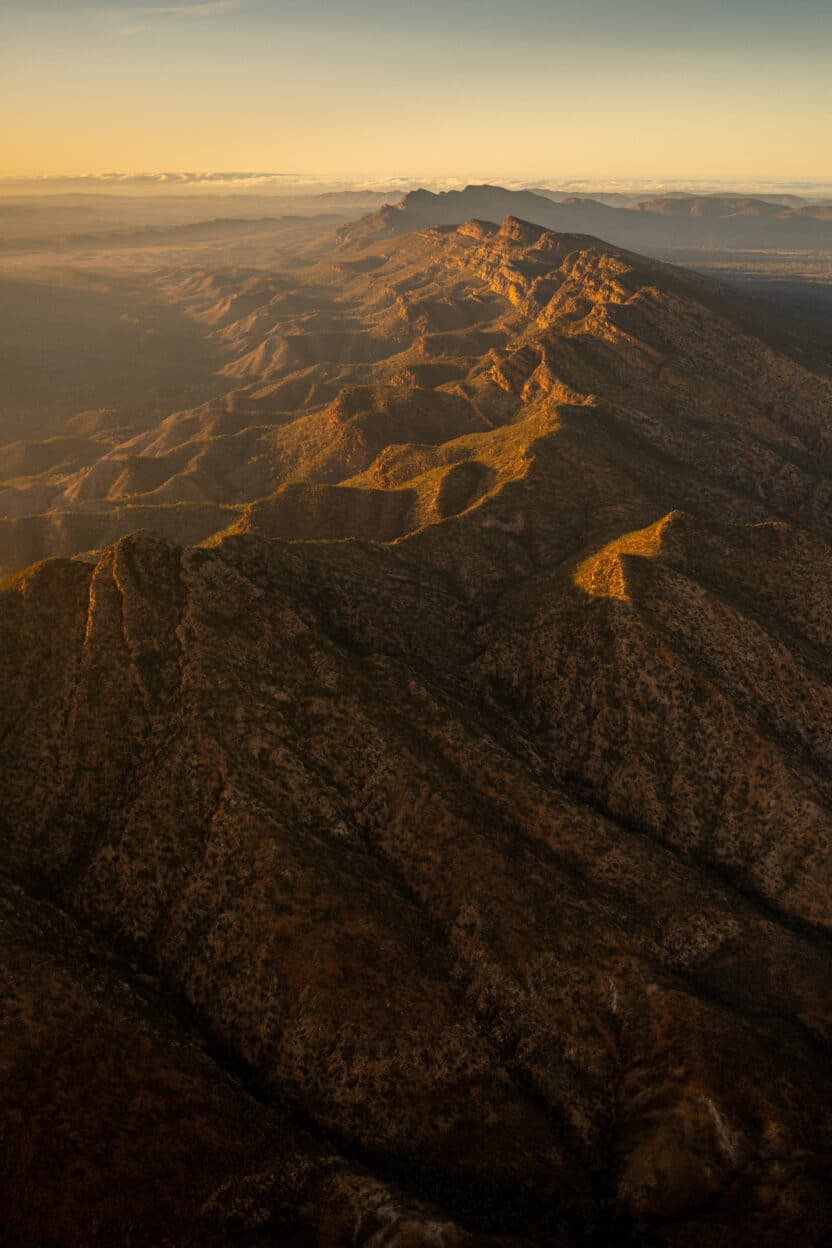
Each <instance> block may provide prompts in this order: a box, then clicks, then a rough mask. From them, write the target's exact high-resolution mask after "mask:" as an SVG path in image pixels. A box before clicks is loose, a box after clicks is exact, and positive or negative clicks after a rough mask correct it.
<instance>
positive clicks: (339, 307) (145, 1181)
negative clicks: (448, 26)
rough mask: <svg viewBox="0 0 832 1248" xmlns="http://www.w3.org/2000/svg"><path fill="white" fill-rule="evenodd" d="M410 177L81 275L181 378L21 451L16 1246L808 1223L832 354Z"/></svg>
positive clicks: (724, 1233)
mask: <svg viewBox="0 0 832 1248" xmlns="http://www.w3.org/2000/svg"><path fill="white" fill-rule="evenodd" d="M553 206H554V207H558V205H553ZM390 211H404V210H395V209H394V210H386V209H383V210H382V211H381V213H380V214H378V215H375V216H372V217H370V218H367V219H365V220H364V221H362V222H361V223H359V224H358V225H351V224H347V225H345V226H342V227H341V228H340V229H339V230H338V231H337V232H334V231H333V227H332V223H331V222H329V221H327V222H321V221H318V222H306V223H297V222H294V223H283V224H282V225H280V226H276V227H275V229H274V230H273V231H271V232H268V231H267V232H265V237H264V232H263V231H256V233H257V238H256V240H253V239H252V238H249V237H243V238H240V236H239V234H235V240H236V241H235V242H234V244H233V245H232V244H231V243H229V242H228V240H227V239H226V240H225V245H227V247H228V254H227V256H226V263H224V264H218V263H217V252H216V248H214V249H213V250H212V249H211V248H210V247H208V246H207V245H205V240H204V239H202V238H197V239H192V240H191V241H190V243H188V245H187V246H186V247H185V248H184V253H183V250H182V248H181V247H180V244H177V243H172V244H171V245H170V251H169V252H168V251H167V250H165V246H161V245H160V246H159V247H156V248H155V249H154V250H153V252H152V255H148V254H147V253H142V254H141V255H139V253H138V252H137V253H136V256H135V258H134V259H132V260H130V261H129V262H127V261H125V260H124V259H123V258H122V259H121V260H119V265H120V266H121V267H120V268H119V270H118V271H119V273H120V274H121V277H120V278H119V279H118V281H116V279H115V278H114V277H113V276H112V273H113V272H114V270H108V268H107V266H108V265H111V264H112V263H114V262H113V261H112V260H111V258H108V253H105V252H103V251H101V250H96V249H93V250H92V252H91V253H90V254H89V255H86V253H85V256H84V257H83V258H82V259H81V260H78V261H77V263H76V264H75V266H74V268H73V270H72V272H71V273H68V274H67V273H65V274H63V276H62V277H61V283H62V285H61V286H60V289H61V290H64V291H65V292H69V293H68V294H67V298H68V299H70V298H71V299H72V300H74V301H76V303H75V304H74V305H73V306H77V307H79V308H80V306H81V304H83V305H84V307H85V308H86V307H87V306H88V305H87V303H86V302H85V296H84V293H83V292H85V291H86V292H87V294H88V293H89V289H90V287H91V285H93V284H97V285H98V289H99V291H103V292H104V293H105V294H106V297H107V298H108V299H109V300H111V301H112V300H118V299H123V300H124V301H125V307H129V308H130V309H131V311H130V312H129V316H132V317H134V318H135V319H136V320H137V321H138V323H139V328H140V329H141V333H142V334H144V330H145V329H146V328H150V329H154V330H157V331H158V332H156V333H153V334H150V335H146V337H147V338H149V340H150V343H151V345H150V347H146V350H148V351H150V350H152V351H154V352H155V351H161V350H167V351H170V350H171V349H172V347H171V344H174V346H175V349H176V350H177V351H180V352H181V356H180V358H181V359H182V360H183V362H184V365H185V367H183V369H182V370H181V371H180V372H178V373H176V371H175V370H174V373H173V374H172V375H171V377H170V378H169V379H168V375H167V374H166V373H165V372H164V369H161V366H159V365H157V363H156V362H155V360H156V357H155V356H154V363H153V367H152V370H151V371H152V375H153V377H159V376H161V377H162V378H163V380H164V385H165V386H171V387H174V391H175V392H172V391H171V390H170V389H164V388H161V389H153V388H152V387H151V388H150V389H147V388H146V389H145V391H143V392H142V393H141V394H140V395H139V397H138V398H136V397H135V395H136V393H137V392H136V391H135V389H134V387H133V385H132V382H129V379H128V380H125V379H124V377H123V376H122V379H121V383H120V384H121V386H122V388H121V389H119V388H118V386H117V385H116V382H117V381H118V378H117V377H114V379H113V386H114V390H113V393H112V395H111V396H110V397H105V398H104V399H102V400H101V401H100V402H99V395H100V394H101V393H102V391H101V390H96V391H95V394H93V393H92V392H91V393H90V394H89V395H87V393H86V391H85V392H84V394H83V398H82V399H81V400H79V403H81V402H83V403H86V402H87V400H88V399H89V402H90V404H91V405H92V404H94V406H91V407H90V408H89V409H88V410H86V411H83V410H76V411H75V412H74V414H72V415H69V414H68V412H66V411H64V410H63V409H62V408H61V406H60V404H59V403H56V404H55V405H54V410H52V409H50V411H51V414H48V420H49V422H50V423H48V427H47V426H46V425H43V426H41V427H40V428H39V429H38V430H37V431H36V432H37V436H31V437H27V436H26V432H25V429H26V424H27V421H28V422H29V423H30V424H31V416H30V415H27V413H26V412H25V411H24V410H23V409H22V408H21V409H20V412H19V413H18V416H17V417H16V419H17V420H18V426H17V427H16V432H15V437H14V439H13V440H12V441H10V442H9V443H8V444H7V445H5V446H3V447H2V448H0V507H2V515H3V517H4V518H3V519H2V520H0V566H1V567H2V571H3V575H4V576H5V578H6V579H5V582H4V588H3V590H2V592H0V832H2V843H3V857H2V873H0V878H2V887H0V915H1V916H2V919H0V921H2V924H3V939H2V941H0V959H2V963H1V964H0V975H2V977H3V989H2V999H3V1001H4V1004H5V1008H4V1010H3V1013H2V1016H0V1027H1V1028H2V1035H1V1036H0V1061H1V1062H2V1065H3V1074H4V1097H3V1099H4V1104H5V1107H4V1111H3V1117H2V1133H0V1157H1V1158H2V1164H1V1165H0V1226H2V1228H3V1233H4V1235H5V1242H7V1243H9V1244H10V1245H15V1246H17V1248H30V1246H34V1245H54V1246H56V1248H57V1246H60V1248H64V1246H66V1248H86V1246H87V1245H91V1246H95V1248H105V1246H107V1248H109V1246H110V1245H117V1246H119V1248H120V1246H122V1245H123V1246H124V1248H127V1246H128V1245H129V1246H131V1248H135V1246H136V1245H141V1246H143V1248H144V1246H147V1248H150V1246H151V1245H152V1246H154V1248H155V1246H157V1245H170V1246H171V1248H174V1246H175V1248H202V1246H203V1245H205V1246H209V1245H211V1246H213V1245H224V1244H238V1245H246V1246H251V1248H255V1246H257V1248H259V1246H261V1245H263V1246H265V1245H267V1244H268V1245H273V1244H281V1245H283V1244H286V1245H290V1246H292V1245H310V1246H312V1245H321V1248H329V1246H330V1245H332V1246H336V1245H345V1246H346V1245H367V1246H370V1245H372V1246H373V1248H382V1245H384V1246H385V1248H416V1246H417V1245H431V1246H433V1248H436V1246H445V1248H469V1246H470V1248H474V1246H475V1245H483V1246H484V1248H485V1246H486V1245H488V1246H492V1248H497V1246H498V1245H502V1246H503V1248H519V1246H520V1245H526V1246H527V1248H584V1246H589V1245H593V1246H596V1248H600V1246H608V1245H609V1246H613V1245H614V1246H618V1245H622V1246H626V1245H633V1246H635V1245H645V1246H648V1248H665V1246H666V1248H694V1246H695V1248H727V1246H732V1248H733V1246H735V1245H737V1246H741V1248H742V1246H748V1248H751V1246H752V1245H753V1246H754V1248H757V1246H758V1245H770V1246H771V1248H777V1246H779V1245H786V1244H798V1243H799V1244H801V1245H807V1246H813V1248H823V1245H826V1244H828V1243H829V1242H830V1240H831V1239H832V1209H830V1202H829V1191H830V1188H831V1187H832V1073H831V1072H830V1063H829V1055H830V1041H832V1010H830V989H832V975H830V958H829V954H830V933H831V932H832V852H830V851H831V849H832V624H831V623H830V620H832V369H830V366H829V365H830V357H829V355H828V354H826V353H825V352H824V351H823V349H822V346H821V345H820V344H819V341H815V342H813V344H812V345H811V348H807V345H806V343H805V342H803V343H802V344H801V343H800V341H799V340H798V338H796V337H795V335H794V334H793V333H791V332H787V331H786V330H785V329H784V327H783V325H782V323H781V322H780V321H778V320H777V319H776V318H771V317H768V316H767V315H765V314H763V313H761V312H759V311H758V310H757V309H756V308H755V307H754V306H753V302H752V301H750V300H747V299H745V300H744V299H738V298H737V297H736V296H734V295H732V294H730V293H729V292H727V291H726V289H725V288H723V287H722V286H720V285H719V284H718V283H717V282H715V281H712V280H710V279H708V278H705V277H702V276H699V275H697V274H694V273H692V272H686V271H684V270H682V269H679V268H674V267H671V266H670V265H667V264H665V263H662V262H661V261H658V260H655V259H646V258H645V257H643V256H640V255H637V254H633V253H631V252H629V251H624V250H621V249H620V248H619V247H616V246H613V245H612V244H610V243H606V242H601V241H599V240H598V239H597V238H595V237H592V236H588V235H586V234H575V233H563V232H558V233H555V232H552V231H550V230H548V229H545V228H543V226H542V225H540V224H537V225H535V224H530V223H529V222H526V221H523V220H521V219H518V218H517V217H516V216H508V217H506V218H505V219H504V220H503V221H502V223H501V224H499V223H493V222H489V221H485V220H469V221H467V222H466V223H463V224H456V223H454V222H452V221H448V222H441V223H428V224H421V223H416V224H415V225H412V226H411V228H410V231H409V232H403V231H400V230H398V229H391V228H390V225H389V220H388V217H389V212H390ZM180 242H181V240H180ZM177 249H178V250H177ZM175 256H176V258H174V257H175ZM44 263H45V262H44ZM50 263H51V262H50ZM108 272H109V276H107V274H108ZM125 272H126V273H127V276H125ZM50 273H51V275H50V276H49V278H48V282H49V283H51V284H49V285H47V287H46V289H48V290H53V289H55V288H56V287H55V282H56V278H55V275H54V271H52V270H50ZM21 274H22V271H19V272H18V276H19V277H20V280H23V279H22V276H21ZM40 280H42V281H43V282H46V281H47V278H46V277H45V276H44V275H43V274H42V275H41V279H40ZM27 283H28V284H31V276H27ZM27 288H28V287H27ZM151 292H152V298H151ZM119 306H121V305H119ZM79 315H80V312H79ZM84 315H87V313H86V312H85V313H84ZM89 315H90V316H92V315H93V313H92V312H90V313H89ZM119 315H121V314H119ZM142 318H144V319H142ZM120 323H122V322H120ZM123 323H124V324H126V325H127V326H128V328H129V326H130V325H131V324H132V322H130V321H129V320H128V321H127V322H123ZM79 324H80V322H79ZM93 337H95V334H93ZM157 340H158V341H157ZM85 341H87V337H86V335H84V334H83V333H81V332H79V339H78V346H77V347H76V349H75V352H69V357H72V356H73V355H74V354H75V353H77V352H78V351H81V352H83V351H84V350H87V347H85V346H83V342H85ZM134 341H135V339H134V337H131V336H130V335H129V334H128V336H127V338H126V339H125V343H126V345H125V346H124V352H125V359H127V358H128V357H131V352H132V351H133V347H132V346H131V345H130V344H132V343H133V342H134ZM177 344H178V345H177ZM84 358H86V357H84ZM131 358H132V357H131ZM73 366H74V365H73V359H72V358H67V360H66V361H65V363H64V364H63V365H62V367H65V368H66V369H68V370H69V369H71V367H73ZM125 367H126V365H125ZM87 371H88V370H86V368H85V370H84V376H86V373H87ZM115 371H116V372H118V371H119V370H115ZM154 384H155V383H154ZM177 386H178V387H180V388H179V389H178V390H177V389H175V388H176V387H177ZM67 401H68V400H67ZM76 408H78V404H76ZM46 419H47V416H46V415H45V416H44V417H43V420H44V421H46ZM53 556H60V557H58V558H54V557H53Z"/></svg>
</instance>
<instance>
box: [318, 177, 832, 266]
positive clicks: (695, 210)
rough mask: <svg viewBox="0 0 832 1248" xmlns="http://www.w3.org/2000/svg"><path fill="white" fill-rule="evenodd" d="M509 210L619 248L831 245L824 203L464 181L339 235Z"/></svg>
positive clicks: (490, 217)
mask: <svg viewBox="0 0 832 1248" xmlns="http://www.w3.org/2000/svg"><path fill="white" fill-rule="evenodd" d="M509 215H514V216H517V217H520V218H522V219H523V220H526V221H533V222H534V223H535V224H537V225H542V226H545V227H546V228H547V229H550V230H559V231H562V232H564V233H583V234H594V235H597V236H599V237H601V238H606V239H608V240H609V241H610V242H612V243H614V244H616V245H618V246H621V247H632V248H636V249H638V250H641V251H644V252H646V253H647V254H653V255H664V254H667V253H671V252H672V251H674V250H676V249H680V248H684V249H692V248H708V249H719V248H722V249H727V250H732V251H734V250H742V249H752V248H760V247H762V248H778V247H797V248H804V249H805V248H809V247H825V248H829V249H832V214H830V210H829V209H828V207H823V206H813V205H802V206H799V207H791V206H784V205H781V204H776V203H772V202H770V201H769V200H766V199H760V198H754V197H752V196H744V197H739V196H731V195H727V196H719V195H714V196H683V195H679V196H665V197H661V198H658V199H653V200H646V201H641V202H638V203H635V204H631V205H628V206H613V205H610V204H607V203H601V202H599V201H598V200H594V199H590V198H586V197H584V196H572V197H567V198H559V199H558V201H557V202H555V201H554V200H553V199H552V198H550V197H549V196H548V195H547V194H546V193H543V192H541V193H539V194H538V193H535V192H532V191H510V190H505V189H504V188H502V187H499V186H469V187H466V188H465V190H464V191H443V192H439V193H434V192H432V191H424V190H420V191H411V192H410V193H409V194H408V195H406V196H405V197H404V198H403V199H402V200H401V201H400V202H399V203H398V204H397V205H395V206H391V205H386V206H384V207H382V208H380V209H379V210H378V211H377V212H375V213H372V214H370V215H369V216H367V217H364V218H363V219H361V220H360V221H357V222H354V223H350V224H347V225H345V226H343V227H342V228H341V231H340V237H341V238H342V239H343V240H344V241H347V242H357V241H360V240H361V239H369V238H372V237H375V236H383V235H385V234H389V235H396V234H403V233H408V232H409V231H411V230H414V229H420V228H424V227H425V226H437V225H460V224H461V223H462V222H463V221H467V220H470V219H471V218H477V219H480V220H484V221H492V222H500V221H502V220H503V218H504V217H506V216H509Z"/></svg>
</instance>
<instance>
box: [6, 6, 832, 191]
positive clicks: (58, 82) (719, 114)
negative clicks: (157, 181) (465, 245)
mask: <svg viewBox="0 0 832 1248" xmlns="http://www.w3.org/2000/svg"><path fill="white" fill-rule="evenodd" d="M301 7H302V12H301ZM730 9H731V12H730V14H726V13H725V12H724V5H721V4H718V3H716V0H702V2H701V3H700V4H698V5H692V4H681V3H678V2H676V3H673V0H671V2H670V3H665V4H659V3H657V2H656V0H619V2H618V3H615V2H614V0H583V3H582V4H580V5H578V6H576V5H575V4H574V3H571V4H567V3H562V2H561V0H514V3H513V4H511V5H509V4H506V3H504V2H503V0H500V3H497V2H496V0H477V2H476V3H474V0H444V2H440V0H411V2H410V3H405V2H404V0H360V2H359V3H355V4H351V3H349V0H342V2H341V3H339V4H336V3H335V0H307V3H306V4H304V5H303V6H301V5H300V4H299V3H297V2H296V0H293V2H292V3H289V0H193V2H187V0H183V2H182V3H169V4H163V3H150V2H148V0H145V2H144V3H119V2H118V0H114V2H110V3H105V2H104V0H87V2H80V0H25V2H24V0H0V109H2V116H3V118H4V126H3V134H2V139H0V176H6V177H8V176H30V175H47V174H65V175H69V174H72V175H75V174H80V173H88V172H102V171H108V170H123V171H144V170H160V169H203V170H219V169H266V170H275V171H282V172H286V173H293V174H309V175H313V174H314V175H319V176H339V177H347V178H367V177H388V178H395V177H402V178H407V177H414V176H418V175H425V176H428V175H430V176H432V177H459V178H469V177H470V178H486V177H488V178H495V179H497V178H500V177H502V178H504V179H508V178H517V179H527V180H534V179H535V178H541V179H542V178H552V177H592V176H605V177H619V176H620V177H630V178H640V177H643V178H648V177H656V178H668V179H670V178H722V179H731V178H736V179H743V178H764V177H771V178H778V179H785V178H791V177H793V178H801V177H803V178H810V177H814V178H825V177H827V176H829V175H830V174H831V173H832V140H830V137H829V136H830V134H832V52H831V51H830V49H832V4H830V3H828V0H824V3H822V4H821V3H818V2H816V0H795V2H794V3H792V4H791V5H790V6H788V7H787V8H786V7H785V6H782V5H776V4H775V3H773V0H753V2H752V0H731V4H730Z"/></svg>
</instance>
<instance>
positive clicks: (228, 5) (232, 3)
mask: <svg viewBox="0 0 832 1248" xmlns="http://www.w3.org/2000/svg"><path fill="white" fill-rule="evenodd" d="M241 7H242V0H197V3H195V4H166V5H161V4H160V5H154V6H153V7H152V8H149V9H145V10H143V12H146V13H150V14H155V15H157V16H159V17H162V16H167V17H220V16H222V14H223V13H233V12H234V10H235V9H239V8H241Z"/></svg>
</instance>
